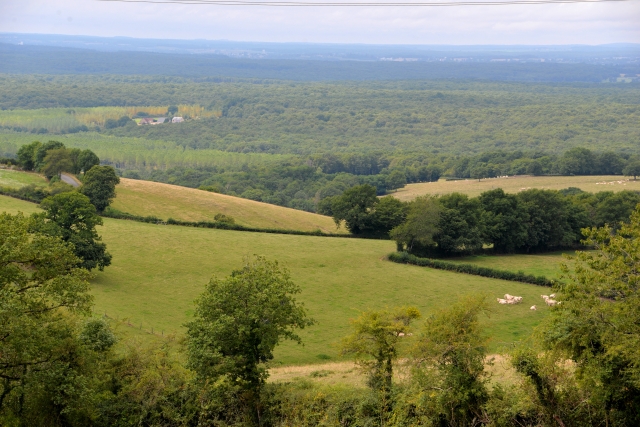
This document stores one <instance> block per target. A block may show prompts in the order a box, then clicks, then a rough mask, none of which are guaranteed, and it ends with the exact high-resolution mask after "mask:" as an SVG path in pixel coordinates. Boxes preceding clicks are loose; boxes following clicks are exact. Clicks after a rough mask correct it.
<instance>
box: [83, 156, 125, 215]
mask: <svg viewBox="0 0 640 427" xmlns="http://www.w3.org/2000/svg"><path fill="white" fill-rule="evenodd" d="M119 183H120V178H118V175H116V171H115V170H114V169H113V168H112V167H111V166H93V167H92V168H91V169H89V170H88V171H87V172H86V173H85V174H84V179H83V185H82V187H81V188H80V192H81V193H82V194H84V195H85V196H87V197H89V200H91V203H93V205H94V206H95V207H96V209H97V210H98V212H102V211H104V210H105V208H106V207H107V206H109V204H110V203H111V201H112V200H113V198H114V197H116V185H117V184H119Z"/></svg>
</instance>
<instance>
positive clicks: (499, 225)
mask: <svg viewBox="0 0 640 427" xmlns="http://www.w3.org/2000/svg"><path fill="white" fill-rule="evenodd" d="M479 200H480V205H481V206H482V210H483V220H482V222H483V224H484V228H483V233H484V241H485V242H487V243H490V244H492V245H493V248H494V250H495V251H496V252H507V253H508V252H513V251H515V250H516V249H517V248H519V247H521V246H522V245H523V244H524V243H525V241H526V239H527V228H526V224H527V221H528V220H529V217H528V214H527V212H526V210H525V209H524V206H522V204H521V203H520V201H519V199H518V198H517V197H516V196H515V195H513V194H506V193H505V192H504V191H503V190H502V189H501V188H499V189H496V190H491V191H487V192H484V193H482V194H481V195H480V198H479Z"/></svg>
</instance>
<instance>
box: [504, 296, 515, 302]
mask: <svg viewBox="0 0 640 427" xmlns="http://www.w3.org/2000/svg"><path fill="white" fill-rule="evenodd" d="M513 298H515V297H514V296H513V295H509V294H504V299H506V300H507V301H509V300H510V299H513Z"/></svg>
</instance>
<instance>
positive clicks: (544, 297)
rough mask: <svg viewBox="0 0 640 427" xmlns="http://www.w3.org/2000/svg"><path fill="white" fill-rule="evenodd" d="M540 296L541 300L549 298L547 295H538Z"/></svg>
mask: <svg viewBox="0 0 640 427" xmlns="http://www.w3.org/2000/svg"><path fill="white" fill-rule="evenodd" d="M540 296H541V297H542V299H543V300H545V301H546V300H548V299H549V295H540Z"/></svg>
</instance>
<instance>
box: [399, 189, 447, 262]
mask: <svg viewBox="0 0 640 427" xmlns="http://www.w3.org/2000/svg"><path fill="white" fill-rule="evenodd" d="M441 211H442V207H441V205H440V204H439V203H438V200H437V199H435V198H433V197H429V196H423V197H418V198H417V199H415V200H413V201H412V202H410V203H409V207H408V211H407V219H406V221H405V222H403V223H402V224H400V225H399V226H397V227H396V228H394V229H393V230H391V232H390V233H389V235H390V236H391V238H392V239H393V240H395V241H396V243H397V244H398V249H399V250H401V249H406V250H407V251H408V252H420V251H424V250H427V251H428V250H429V249H432V248H433V246H434V243H435V241H434V236H435V235H436V233H437V232H438V223H439V221H440V214H441Z"/></svg>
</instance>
